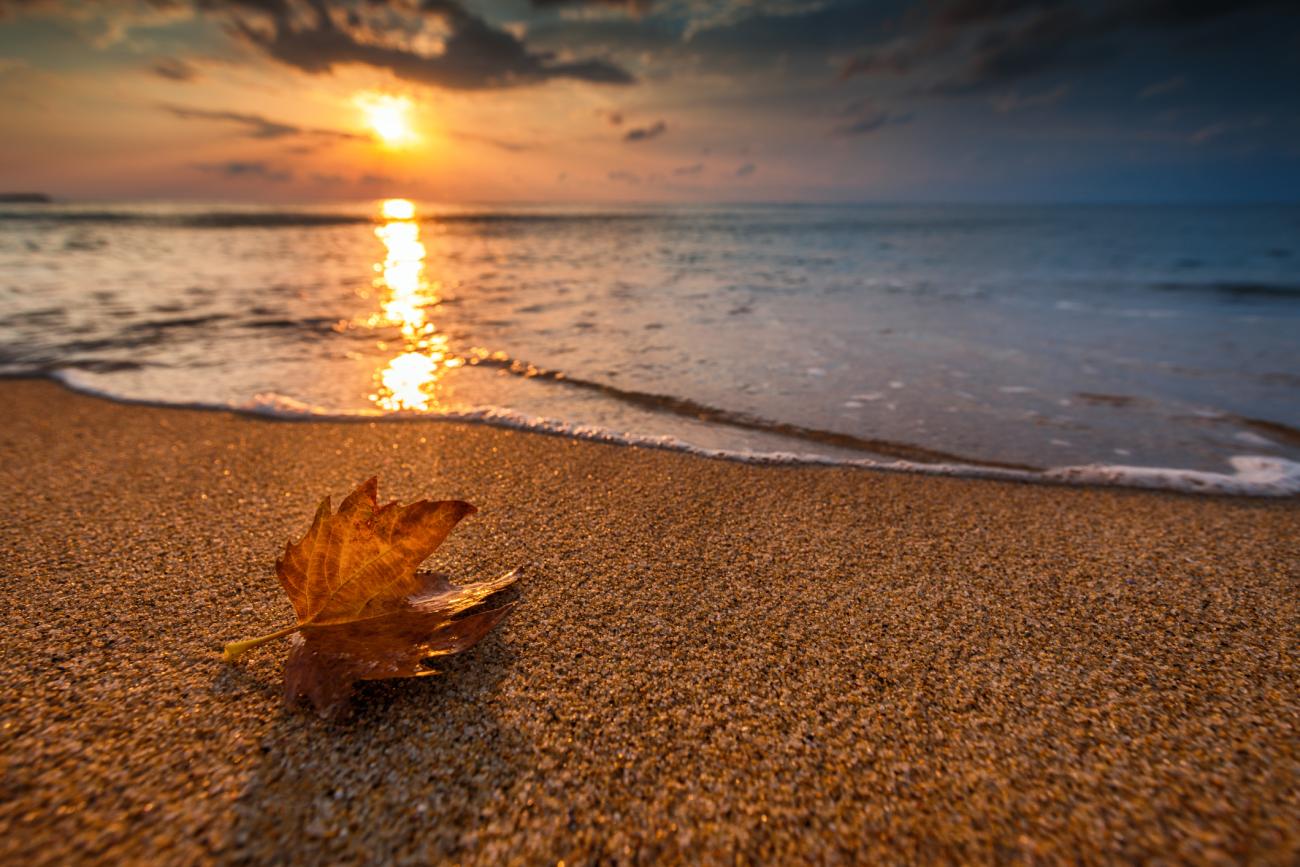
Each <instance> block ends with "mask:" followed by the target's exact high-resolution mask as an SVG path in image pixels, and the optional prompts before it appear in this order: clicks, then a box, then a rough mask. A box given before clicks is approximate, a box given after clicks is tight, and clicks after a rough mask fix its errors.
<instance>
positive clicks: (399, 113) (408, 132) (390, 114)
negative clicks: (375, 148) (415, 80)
mask: <svg viewBox="0 0 1300 867" xmlns="http://www.w3.org/2000/svg"><path fill="white" fill-rule="evenodd" d="M355 102H356V104H357V107H358V108H360V109H361V112H362V114H363V116H364V117H365V122H366V125H367V126H369V127H370V129H371V131H373V132H374V134H375V135H376V136H377V137H378V138H379V140H380V141H381V142H382V143H383V144H385V145H387V146H388V147H400V146H402V145H406V144H410V143H411V142H413V141H415V140H416V138H417V136H416V134H415V130H413V129H412V128H411V119H410V111H411V100H410V99H408V98H407V97H405V96H391V95H388V94H382V93H363V94H359V95H358V96H357V97H356V100H355Z"/></svg>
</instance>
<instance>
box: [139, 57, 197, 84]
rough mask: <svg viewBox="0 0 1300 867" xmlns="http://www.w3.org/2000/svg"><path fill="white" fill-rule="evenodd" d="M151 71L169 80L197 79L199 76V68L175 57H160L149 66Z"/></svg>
mask: <svg viewBox="0 0 1300 867" xmlns="http://www.w3.org/2000/svg"><path fill="white" fill-rule="evenodd" d="M149 71H150V72H152V73H153V74H154V75H157V76H158V77H159V78H166V79H168V80H169V81H195V80H197V79H198V77H199V71H198V69H196V68H195V67H194V66H193V65H191V64H189V63H186V62H185V61H184V60H180V59H178V58H175V57H159V58H158V59H157V60H155V61H154V62H153V65H151V66H150V67H149Z"/></svg>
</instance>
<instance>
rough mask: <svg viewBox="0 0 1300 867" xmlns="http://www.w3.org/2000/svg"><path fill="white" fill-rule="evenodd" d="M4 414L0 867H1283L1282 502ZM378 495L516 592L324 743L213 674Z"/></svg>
mask: <svg viewBox="0 0 1300 867" xmlns="http://www.w3.org/2000/svg"><path fill="white" fill-rule="evenodd" d="M0 399H2V400H3V403H4V405H5V407H6V412H5V422H4V424H3V426H0V480H2V482H3V487H2V488H0V492H3V495H4V497H5V499H6V502H7V504H8V505H7V508H6V517H5V520H4V522H3V528H2V530H0V540H3V560H2V561H0V617H2V618H3V619H2V621H0V653H2V654H3V657H2V658H3V661H4V667H5V671H6V674H7V678H8V683H7V684H6V687H5V689H4V692H3V701H2V703H0V725H2V726H3V777H2V780H3V782H2V783H0V861H3V862H4V863H9V864H13V863H24V864H40V863H68V862H76V861H80V862H102V863H121V862H132V861H134V862H144V861H159V860H161V861H164V862H167V863H208V862H214V863H232V862H254V863H265V862H277V863H288V862H296V863H345V862H355V863H398V864H406V863H410V864H418V863H429V862H455V863H469V864H503V863H556V862H560V861H563V862H565V863H566V864H574V863H592V862H596V861H614V862H650V861H655V862H674V861H689V862H696V863H724V862H725V863H733V862H765V863H782V862H784V863H789V862H793V861H805V860H806V861H814V862H819V863H832V862H849V861H858V862H867V861H882V860H883V861H888V862H899V861H924V862H967V863H974V862H994V861H997V862H1008V861H1035V862H1039V861H1048V862H1050V861H1066V860H1069V861H1082V862H1100V861H1113V860H1116V859H1125V860H1131V859H1143V858H1152V857H1163V858H1165V859H1167V860H1169V861H1185V862H1201V863H1226V862H1229V861H1232V862H1238V861H1256V862H1259V863H1276V864H1285V863H1291V864H1294V863H1296V861H1297V859H1298V858H1300V733H1298V732H1297V724H1298V722H1300V695H1298V690H1297V684H1298V683H1300V581H1298V579H1300V506H1298V504H1297V503H1296V502H1295V501H1281V502H1279V501H1273V502H1266V501H1259V500H1244V499H1214V498H1208V497H1199V498H1198V497H1191V496H1180V495H1172V494H1158V493H1149V492H1138V491H1121V490H1113V489H1099V488H1098V489H1089V488H1067V487H1048V486H1033V485H1026V484H1015V483H1006V482H989V481H974V480H961V479H944V478H923V477H918V476H907V475H897V474H884V473H873V472H868V471H862V470H843V469H828V468H806V467H805V468H794V467H753V466H744V465H740V464H735V463H728V462H723V461H713V460H705V459H701V458H696V457H690V456H686V455H681V454H676V453H671V452H666V451H657V450H645V449H634V448H623V447H616V446H607V445H599V444H593V443H583V442H573V441H569V440H565V439H560V438H555V437H547V436H541V435H536V434H524V433H518V432H511V431H505V430H497V429H493V428H489V427H483V426H467V425H461V424H449V423H440V422H432V421H424V422H410V423H384V424H378V423H369V422H355V423H343V422H289V421H272V420H263V419H255V418H247V417H240V416H236V415H233V414H227V413H215V412H200V411H189V410H175V409H156V408H147V407H138V406H121V405H116V404H113V403H110V402H106V401H102V400H97V399H93V398H88V397H83V396H78V395H74V394H71V393H69V392H67V391H65V390H63V389H61V388H59V387H57V386H55V385H53V384H50V383H45V382H38V381H6V382H2V383H0ZM372 473H377V474H378V475H379V477H380V483H381V491H380V493H381V496H383V495H385V494H386V495H388V496H393V497H400V498H402V499H414V498H417V497H421V496H435V497H460V498H465V499H468V500H470V501H472V502H474V503H476V504H478V506H479V507H480V509H481V511H480V512H479V514H478V515H476V516H474V517H473V518H471V519H469V520H467V521H466V522H465V523H464V524H463V525H462V527H461V529H460V530H458V531H457V533H456V534H455V535H454V536H453V539H452V541H450V542H449V543H448V544H447V545H446V546H445V547H444V549H443V550H442V551H440V552H439V553H438V554H437V555H435V560H434V563H433V565H434V566H435V567H437V568H441V569H445V570H446V571H448V572H450V573H451V574H452V575H453V576H456V577H459V578H462V579H468V578H473V577H476V576H486V575H489V574H495V573H497V572H499V571H501V570H504V569H506V568H508V567H511V566H515V565H520V564H525V565H526V567H527V572H526V577H525V579H524V582H523V585H522V587H521V589H520V591H519V598H520V600H521V603H520V606H519V608H518V609H517V611H516V612H515V613H514V614H513V615H512V616H511V617H510V618H509V619H508V620H507V621H506V622H505V623H504V624H503V625H502V626H501V627H500V628H499V629H498V631H497V632H496V633H494V634H493V635H492V636H490V637H489V638H488V639H487V640H485V641H484V643H483V644H481V645H479V646H478V647H477V648H475V649H474V650H472V651H470V652H468V653H466V654H464V655H463V656H460V657H456V658H454V660H453V661H452V662H450V663H449V664H448V665H447V666H445V668H446V673H445V675H444V676H442V677H435V678H423V679H420V680H415V681H409V680H408V681H390V682H384V683H374V684H368V685H365V686H363V687H362V688H361V689H360V690H359V693H358V697H357V702H356V714H355V716H354V718H353V719H352V720H351V721H350V722H348V723H346V724H341V725H340V724H336V725H329V724H326V723H324V722H322V721H320V720H319V719H317V718H316V717H314V716H313V715H312V714H311V713H310V712H309V711H308V710H306V709H299V710H297V711H287V710H286V709H285V708H284V707H282V705H281V703H280V667H281V664H282V661H283V659H284V654H285V651H286V650H287V645H284V644H274V645H269V646H267V647H265V648H262V649H260V650H258V651H255V652H254V653H252V654H250V657H249V659H248V662H247V664H243V665H240V666H238V667H231V666H227V665H225V664H223V663H222V662H220V660H219V658H218V650H219V648H220V647H221V645H222V644H223V642H225V641H228V640H231V639H235V638H240V637H246V636H250V635H255V634H259V633H262V632H267V631H270V630H272V629H274V628H276V627H278V626H281V625H284V624H286V623H287V622H289V619H290V608H289V606H288V604H287V602H286V600H285V598H284V596H283V594H282V593H281V591H280V589H279V588H278V586H277V585H276V583H275V581H274V578H273V576H272V573H271V563H272V561H273V559H274V557H275V555H276V553H277V552H278V550H279V548H280V547H281V546H282V545H283V543H284V542H285V540H286V539H288V538H290V537H295V538H296V537H297V536H298V535H300V534H301V533H302V531H303V530H304V529H305V527H306V524H307V521H308V520H309V518H310V516H311V513H312V510H313V508H314V506H315V505H316V503H317V501H318V499H319V498H320V497H321V496H322V495H324V494H326V493H331V494H334V495H335V496H336V498H337V496H338V495H341V494H343V493H345V492H346V491H347V490H349V489H351V487H352V486H353V485H355V484H356V483H357V482H359V481H361V480H362V479H364V478H365V477H366V476H368V475H370V474H372Z"/></svg>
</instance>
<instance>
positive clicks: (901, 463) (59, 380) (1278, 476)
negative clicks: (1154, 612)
mask: <svg viewBox="0 0 1300 867" xmlns="http://www.w3.org/2000/svg"><path fill="white" fill-rule="evenodd" d="M24 381H39V382H50V383H53V384H55V385H57V386H58V387H60V388H64V389H67V390H68V391H70V392H72V393H74V394H77V395H80V396H83V397H88V398H91V399H95V400H104V401H108V402H110V403H115V404H119V405H122V406H139V407H147V408H152V409H179V410H196V411H201V412H227V413H232V414H234V415H238V416H241V417H246V418H254V419H262V420H269V421H287V422H339V423H374V422H382V423H384V424H389V423H395V422H408V423H409V422H415V423H424V422H442V423H448V424H470V425H485V426H488V427H496V428H501V429H505V430H513V431H518V432H522V433H531V434H541V435H544V436H555V437H560V438H566V439H574V440H579V441H584V442H592V443H599V444H603V445H613V446H625V447H631V448H648V449H662V450H665V451H669V452H675V453H678V454H686V455H690V456H693V457H700V458H705V459H708V460H722V461H729V462H733V463H740V464H746V465H751V466H788V467H839V468H850V469H855V470H868V471H875V472H885V473H904V474H915V475H923V476H934V477H951V478H969V479H982V480H997V481H1010V482H1018V483H1024V484H1034V485H1049V486H1053V485H1063V486H1067V487H1076V486H1084V487H1090V486H1095V487H1103V488H1127V489H1136V490H1155V491H1165V492H1170V493H1182V494H1190V495H1194V496H1231V497H1259V498H1269V499H1273V498H1277V499H1288V498H1290V499H1295V498H1297V497H1300V463H1296V462H1294V461H1290V460H1287V459H1285V458H1280V457H1276V456H1271V455H1246V454H1243V455H1234V456H1232V457H1230V458H1229V459H1228V461H1227V462H1228V464H1229V465H1230V466H1231V467H1232V468H1233V472H1231V473H1228V472H1216V471H1210V470H1191V469H1180V468H1177V467H1148V466H1130V465H1124V464H1080V465H1063V466H1052V467H1047V468H1036V467H1029V466H1024V467H1018V466H1013V465H1002V464H998V463H987V462H983V461H980V460H978V459H969V460H970V461H971V462H970V463H945V462H926V461H912V460H905V459H897V460H889V459H887V458H885V457H883V456H882V457H878V458H861V459H853V458H833V457H827V456H822V455H817V454H803V453H792V452H772V453H759V454H754V453H748V452H738V451H732V450H725V449H709V448H703V447H700V446H694V445H691V444H690V443H686V442H684V441H681V440H679V439H677V438H675V437H671V436H662V437H656V436H647V435H638V434H627V433H615V432H611V431H606V430H604V429H601V428H592V427H589V426H585V425H576V426H575V425H572V424H570V423H567V422H563V421H560V420H558V419H548V418H537V417H532V416H525V415H523V414H520V413H517V412H514V411H513V410H500V409H493V410H485V411H476V412H468V413H443V414H427V413H400V412H399V413H393V412H383V411H378V410H376V411H374V412H373V413H362V412H357V413H329V412H318V411H317V410H316V409H315V408H313V407H309V406H308V407H305V408H302V409H294V410H290V409H286V408H285V407H284V406H283V405H282V406H281V407H280V408H278V409H276V408H272V407H270V406H225V405H221V404H206V403H181V404H173V403H166V402H163V401H158V400H148V399H136V398H126V397H119V396H115V395H111V394H108V393H106V392H103V391H99V390H97V389H93V388H88V387H83V386H79V385H76V384H74V383H71V382H68V381H67V380H66V379H65V378H63V377H61V376H60V375H59V372H58V371H51V372H49V373H46V374H0V382H24ZM1251 421H1254V422H1255V423H1256V424H1277V423H1273V422H1262V421H1258V420H1251ZM1278 426H1279V427H1284V426H1282V425H1278ZM1287 430H1288V431H1289V430H1290V429H1289V428H1287ZM904 448H912V449H914V450H915V449H920V447H912V446H904ZM920 450H921V451H924V449H920ZM936 454H941V453H936Z"/></svg>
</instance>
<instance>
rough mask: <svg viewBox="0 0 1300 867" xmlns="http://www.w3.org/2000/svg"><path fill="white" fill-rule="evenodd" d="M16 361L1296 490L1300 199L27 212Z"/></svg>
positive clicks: (8, 326)
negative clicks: (1274, 202) (1263, 202)
mask: <svg viewBox="0 0 1300 867" xmlns="http://www.w3.org/2000/svg"><path fill="white" fill-rule="evenodd" d="M0 374H3V375H8V376H46V377H52V378H54V379H57V380H59V381H61V382H63V383H65V384H66V385H68V386H70V387H72V388H74V389H77V390H80V391H84V392H90V393H94V394H98V395H103V396H106V397H109V398H113V399H117V400H122V401H133V402H146V403H151V404H169V405H178V406H197V407H209V408H218V409H228V410H235V411H240V412H245V413H254V414H259V415H265V416H275V417H285V418H299V417H310V418H318V417H346V418H365V419H381V420H387V419H392V420H400V419H405V418H410V417H419V418H445V419H453V420H463V421H472V422H478V423H484V424H495V425H505V426H509V427H515V428H524V429H532V430H538V431H543V432H546V433H550V434H555V435H560V436H569V437H580V438H584V439H595V440H601V441H606V442H613V443H626V444H629V445H636V446H642V447H658V448H670V449H680V450H683V451H691V452H697V453H700V454H706V455H710V456H714V457H720V458H730V459H735V460H744V461H751V462H756V463H808V464H842V465H856V466H863V467H874V468H879V469H887V470H895V471H903V472H920V473H937V474H950V475H971V476H989V477H998V478H1025V479H1041V480H1045V481H1055V482H1078V483H1089V484H1115V485H1134V486H1141V487H1157V488H1167V489H1173V490H1182V491H1192V492H1196V491H1200V492H1213V493H1232V494H1250V495H1281V496H1293V495H1296V494H1297V493H1300V207H1297V206H1245V205H1242V206H1223V205H1215V206H1203V207H1201V206H1187V205H1181V206H1138V205H1123V206H1119V205H1116V206H1101V205H1061V206H1031V205H1003V206H984V205H852V206H849V205H843V206H839V205H837V206H825V205H816V206H813V205H744V206H737V205H727V206H699V205H691V206H650V205H646V206H619V207H609V206H598V207H597V206H585V207H583V206H564V207H549V206H548V207H542V206H535V205H520V206H501V205H493V206H449V205H445V204H437V203H427V202H413V201H410V200H407V199H386V200H379V201H370V202H361V203H351V204H343V205H330V206H294V207H284V206H276V207H264V206H248V205H223V204H214V203H186V204H159V203H156V202H154V203H127V202H123V203H105V202H96V203H61V204H45V205H40V204H33V205H15V204H7V205H0Z"/></svg>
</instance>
